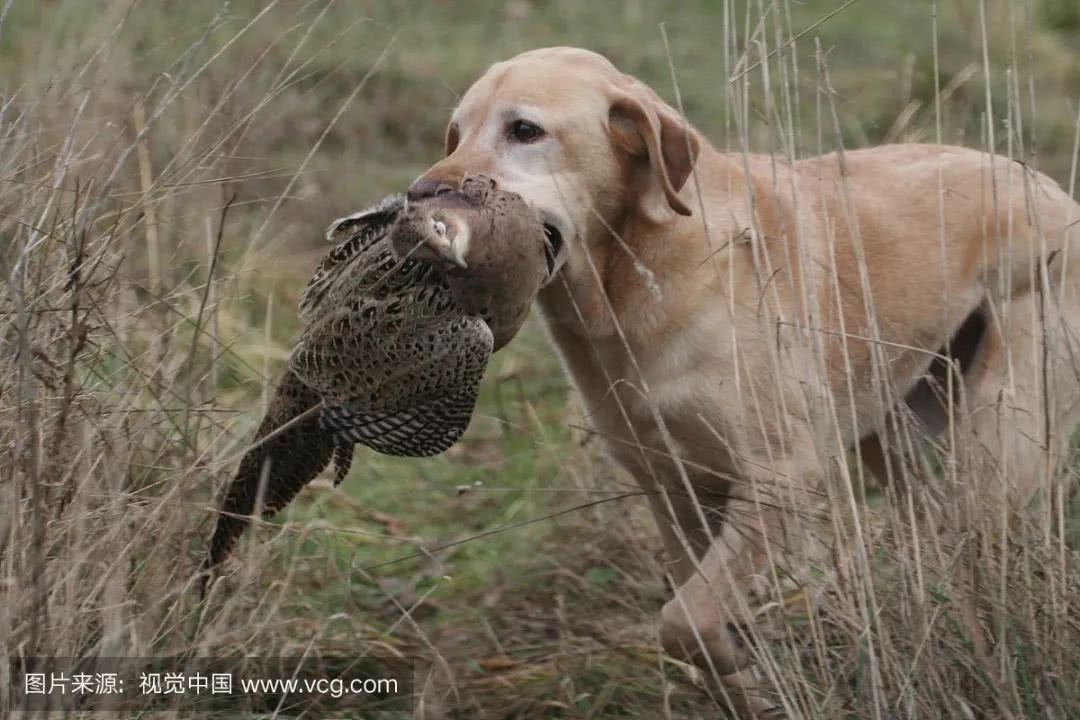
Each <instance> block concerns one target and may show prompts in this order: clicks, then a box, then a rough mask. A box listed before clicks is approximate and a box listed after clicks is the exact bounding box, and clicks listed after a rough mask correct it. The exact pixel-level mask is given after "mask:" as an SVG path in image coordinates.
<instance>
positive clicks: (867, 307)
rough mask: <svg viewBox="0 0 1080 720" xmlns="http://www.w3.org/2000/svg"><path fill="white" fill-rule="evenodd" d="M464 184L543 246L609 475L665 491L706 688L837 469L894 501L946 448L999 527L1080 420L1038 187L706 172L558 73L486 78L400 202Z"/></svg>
mask: <svg viewBox="0 0 1080 720" xmlns="http://www.w3.org/2000/svg"><path fill="white" fill-rule="evenodd" d="M474 172H482V173H486V174H487V175H490V176H492V177H493V178H496V180H497V181H498V182H499V183H500V186H501V188H502V189H505V190H509V191H513V192H515V193H519V194H520V195H522V196H523V197H524V198H525V199H526V200H527V201H528V202H529V204H530V205H531V206H532V207H533V208H535V210H536V211H537V212H538V213H539V214H540V216H541V217H542V218H543V220H544V222H545V223H546V225H547V227H548V231H549V236H550V239H551V257H550V258H549V260H550V263H551V265H552V270H553V279H552V280H551V281H550V282H549V284H548V285H547V286H546V287H545V289H544V290H543V291H542V293H541V297H540V300H539V304H540V307H541V310H542V313H543V317H544V319H545V321H546V323H547V326H548V328H549V332H550V335H551V338H552V339H553V341H554V343H555V345H556V346H557V347H558V350H559V352H560V354H561V356H562V359H563V363H564V365H565V368H566V370H567V372H568V373H569V375H570V377H571V378H572V380H573V383H574V385H575V386H576V387H577V389H578V391H579V392H580V394H581V396H582V398H583V400H584V403H585V406H586V409H587V412H588V417H589V418H590V421H591V423H592V424H593V425H594V427H595V429H596V431H597V433H598V434H599V435H600V436H601V437H603V438H604V439H605V440H606V443H607V447H608V450H609V451H610V454H611V455H612V456H613V457H614V458H615V460H616V461H617V462H618V463H619V464H621V465H622V466H623V467H625V468H626V469H627V470H629V472H630V473H632V474H633V475H634V477H635V478H636V479H637V481H638V482H640V484H641V485H642V486H643V487H645V488H647V489H650V490H653V491H655V492H654V494H653V496H652V497H653V510H654V512H655V515H656V518H657V521H658V522H659V525H660V528H661V531H662V534H663V537H664V540H665V545H666V550H667V553H668V555H669V558H670V566H669V567H670V572H671V577H672V579H673V580H674V583H675V585H676V587H677V590H676V591H675V594H674V597H673V598H672V599H671V600H670V601H669V602H668V603H667V605H666V606H665V607H664V608H663V611H662V614H661V623H660V625H661V627H660V637H661V641H662V643H663V646H664V648H665V649H666V650H667V651H668V652H670V653H672V654H676V655H679V656H681V657H683V658H690V659H692V660H694V661H696V662H698V663H699V664H701V665H702V666H705V667H709V668H711V669H713V670H715V671H717V672H719V673H721V674H725V673H733V672H735V671H737V670H739V669H740V668H742V667H744V666H746V665H747V664H748V663H750V662H751V661H752V649H751V646H748V644H747V643H746V642H745V640H746V638H745V636H744V635H743V634H742V632H741V629H740V628H741V626H742V624H743V623H745V622H746V620H747V619H748V618H749V617H750V616H751V615H752V614H753V611H754V608H753V607H751V600H752V598H753V597H754V596H755V593H757V592H759V590H757V589H755V588H759V587H760V586H762V585H768V584H769V583H770V582H772V581H774V580H775V574H774V573H775V568H776V567H777V566H778V565H782V564H783V562H782V559H783V558H787V557H790V556H792V555H793V553H794V551H795V550H800V551H803V552H804V553H809V552H810V550H811V549H812V548H813V547H814V546H815V543H814V542H813V541H812V540H813V538H814V537H817V536H820V535H821V533H820V532H815V531H814V530H812V529H808V528H806V527H803V525H809V524H810V523H792V522H791V517H793V516H794V517H801V518H804V519H808V520H812V519H813V518H814V517H815V516H821V515H822V513H821V507H822V500H821V498H822V497H823V495H822V492H821V488H822V487H823V483H824V481H825V478H826V476H827V474H828V473H829V472H834V471H836V468H837V467H838V464H839V463H842V462H843V450H840V451H837V452H834V453H832V454H831V455H830V454H829V453H828V452H827V448H829V447H838V448H843V447H847V448H858V449H860V450H861V456H862V459H863V461H864V463H865V464H866V465H868V466H869V467H870V468H871V469H872V470H873V471H874V472H875V474H878V475H880V476H882V477H883V478H886V477H893V478H894V479H895V478H899V477H902V476H907V475H909V474H913V471H912V467H913V466H912V464H911V462H910V458H909V457H907V459H906V453H905V452H904V451H903V448H905V447H906V446H908V445H910V444H911V443H910V438H905V436H904V433H903V427H905V426H906V423H902V422H900V420H901V419H907V420H912V421H914V423H915V425H916V426H917V427H918V428H919V430H920V432H922V433H924V434H925V435H927V436H931V435H933V434H934V433H936V432H940V431H941V430H942V429H943V428H945V427H946V426H948V427H950V428H951V430H950V433H949V434H950V435H954V434H956V433H959V432H965V433H968V434H969V436H970V437H971V438H973V439H974V440H975V444H976V445H977V447H978V448H980V453H981V456H982V457H983V459H984V460H985V461H986V462H987V463H989V464H987V465H985V467H986V468H995V470H994V473H996V474H993V477H994V478H1002V477H1004V478H1006V479H1007V481H1006V482H1005V483H1002V482H1001V481H1000V480H999V479H994V480H991V479H990V477H991V475H985V476H984V475H981V474H980V473H978V472H974V471H972V472H971V473H970V478H969V480H970V481H971V482H985V484H986V486H987V487H986V491H985V495H986V498H987V502H991V501H993V498H994V497H995V493H996V494H997V496H1007V498H1006V499H1007V500H1008V501H1009V502H1012V503H1018V504H1021V505H1022V504H1024V503H1026V502H1027V501H1029V500H1030V499H1031V497H1032V495H1033V494H1036V493H1037V491H1038V490H1039V489H1040V488H1042V487H1043V486H1044V485H1045V478H1046V477H1048V476H1050V475H1052V474H1053V473H1054V472H1055V471H1057V470H1059V469H1060V468H1061V464H1062V462H1063V459H1064V458H1065V456H1066V454H1067V449H1068V433H1069V431H1070V429H1071V428H1072V427H1073V426H1074V425H1075V424H1076V422H1077V421H1078V419H1080V418H1078V411H1080V382H1078V377H1080V375H1078V360H1080V225H1078V221H1080V206H1078V205H1077V204H1076V203H1075V202H1073V201H1072V200H1071V199H1070V198H1069V196H1068V195H1067V194H1066V193H1065V192H1063V191H1062V190H1061V188H1060V187H1059V186H1058V185H1057V184H1056V183H1055V182H1054V181H1052V180H1050V179H1049V178H1047V177H1046V176H1044V175H1042V174H1039V173H1037V172H1033V171H1031V170H1030V169H1028V168H1026V167H1024V166H1023V165H1021V164H1019V163H1015V162H1010V161H1009V160H1007V159H1005V158H1002V157H999V156H991V155H988V154H985V153H980V152H977V151H974V150H968V149H963V148H958V147H946V146H938V145H891V146H885V147H878V148H872V149H865V150H855V151H848V152H846V153H840V154H833V155H826V156H822V157H815V158H811V159H808V160H803V161H800V162H797V163H794V164H791V163H789V162H786V161H784V160H783V159H781V158H777V157H773V156H759V155H746V154H741V153H740V154H728V153H723V152H719V151H717V150H716V149H714V148H713V147H712V146H710V144H709V142H708V141H707V140H706V139H705V138H704V137H703V136H702V135H701V134H700V133H699V132H697V131H696V130H695V129H694V128H692V127H691V126H689V125H688V124H687V122H686V121H685V120H684V119H683V118H682V117H681V116H680V115H679V113H678V112H676V111H675V110H674V109H673V108H671V107H670V106H668V105H667V104H665V103H664V102H663V101H661V100H660V98H659V97H658V96H657V94H656V93H655V92H653V91H652V90H650V89H649V88H648V87H647V86H646V85H644V84H643V83H641V82H640V81H638V80H635V79H634V78H633V77H630V76H628V75H624V74H622V73H620V72H619V71H618V70H617V69H616V68H615V67H614V66H613V65H612V64H611V63H610V62H609V61H608V60H606V59H605V58H603V57H601V56H600V55H597V54H595V53H592V52H589V51H586V50H580V49H573V48H550V49H542V50H534V51H531V52H527V53H524V54H522V55H519V56H517V57H515V58H513V59H511V60H508V61H506V62H500V63H497V64H495V65H493V66H492V67H491V68H490V69H489V70H488V71H487V72H486V73H485V74H484V75H483V77H481V78H480V79H479V80H477V81H476V83H475V84H474V85H473V86H472V87H471V88H470V89H469V90H468V92H467V93H466V94H465V96H464V97H463V98H462V99H461V102H460V104H459V105H458V107H457V109H456V110H455V111H454V113H453V116H452V117H451V119H450V124H449V127H448V129H447V131H446V157H445V158H444V159H443V160H441V161H439V162H438V163H436V164H435V165H434V166H433V167H431V168H430V169H429V170H428V171H427V172H425V173H424V174H423V175H422V176H421V177H420V178H418V179H417V180H416V182H415V183H414V184H413V185H412V187H411V188H410V196H411V197H413V198H418V197H424V196H430V195H432V194H437V193H440V192H443V191H445V190H448V189H450V188H454V187H456V186H457V184H458V183H459V182H460V180H461V179H462V177H463V176H464V175H465V174H467V173H474ZM946 353H947V355H946ZM950 368H955V371H956V372H953V370H950ZM954 409H955V412H953V411H954ZM1002 468H1004V470H1003V469H1002ZM987 472H988V473H989V472H990V471H989V470H987ZM980 478H982V480H980ZM784 508H787V511H785V509H784ZM791 508H795V509H796V510H797V512H795V513H794V514H792V513H791V512H790V509H791ZM800 509H801V512H798V511H799V510H800ZM815 510H816V512H815ZM818 530H820V528H818ZM787 567H788V571H789V572H792V573H794V574H795V575H797V574H798V568H792V567H791V561H790V560H788V561H787Z"/></svg>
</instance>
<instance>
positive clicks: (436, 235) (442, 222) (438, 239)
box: [426, 217, 469, 270]
mask: <svg viewBox="0 0 1080 720" xmlns="http://www.w3.org/2000/svg"><path fill="white" fill-rule="evenodd" d="M448 220H449V219H448V218H445V217H444V218H439V217H433V218H431V228H430V229H431V232H430V233H429V234H428V240H427V243H426V244H427V246H428V247H429V248H431V249H432V250H433V251H434V252H435V254H436V255H438V256H439V257H441V258H443V259H445V260H446V261H447V262H449V263H450V264H451V265H455V266H457V267H459V268H461V269H463V270H465V269H467V268H468V267H469V264H468V263H467V262H465V249H466V248H467V247H468V226H467V225H465V224H464V223H462V224H461V225H456V224H455V223H453V222H448Z"/></svg>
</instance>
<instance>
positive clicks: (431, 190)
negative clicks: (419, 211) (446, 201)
mask: <svg viewBox="0 0 1080 720" xmlns="http://www.w3.org/2000/svg"><path fill="white" fill-rule="evenodd" d="M453 189H454V188H453V187H451V186H450V185H448V184H446V183H445V182H443V181H442V180H429V179H427V178H420V179H419V180H417V181H416V182H414V183H413V184H412V185H410V186H409V191H408V192H407V193H406V197H408V198H409V199H410V200H423V199H424V198H429V197H435V196H436V195H442V194H443V193H448V192H451V191H453Z"/></svg>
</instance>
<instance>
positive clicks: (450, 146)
mask: <svg viewBox="0 0 1080 720" xmlns="http://www.w3.org/2000/svg"><path fill="white" fill-rule="evenodd" d="M460 140H461V131H460V130H458V125H457V123H456V122H453V121H451V122H450V124H449V125H447V126H446V138H445V139H444V140H443V154H444V155H450V153H452V152H454V151H455V150H457V146H458V142H459V141H460Z"/></svg>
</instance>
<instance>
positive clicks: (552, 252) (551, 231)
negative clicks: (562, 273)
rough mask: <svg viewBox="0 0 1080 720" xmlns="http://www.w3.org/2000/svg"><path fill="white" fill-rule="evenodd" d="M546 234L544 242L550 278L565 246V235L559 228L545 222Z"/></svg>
mask: <svg viewBox="0 0 1080 720" xmlns="http://www.w3.org/2000/svg"><path fill="white" fill-rule="evenodd" d="M544 235H545V240H546V242H545V243H544V259H545V260H547V271H548V277H549V278H550V277H551V276H552V275H554V274H555V268H556V265H555V264H556V262H557V261H558V259H559V252H561V251H562V247H563V236H562V233H561V232H559V228H557V227H555V226H554V225H552V224H551V223H544Z"/></svg>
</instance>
